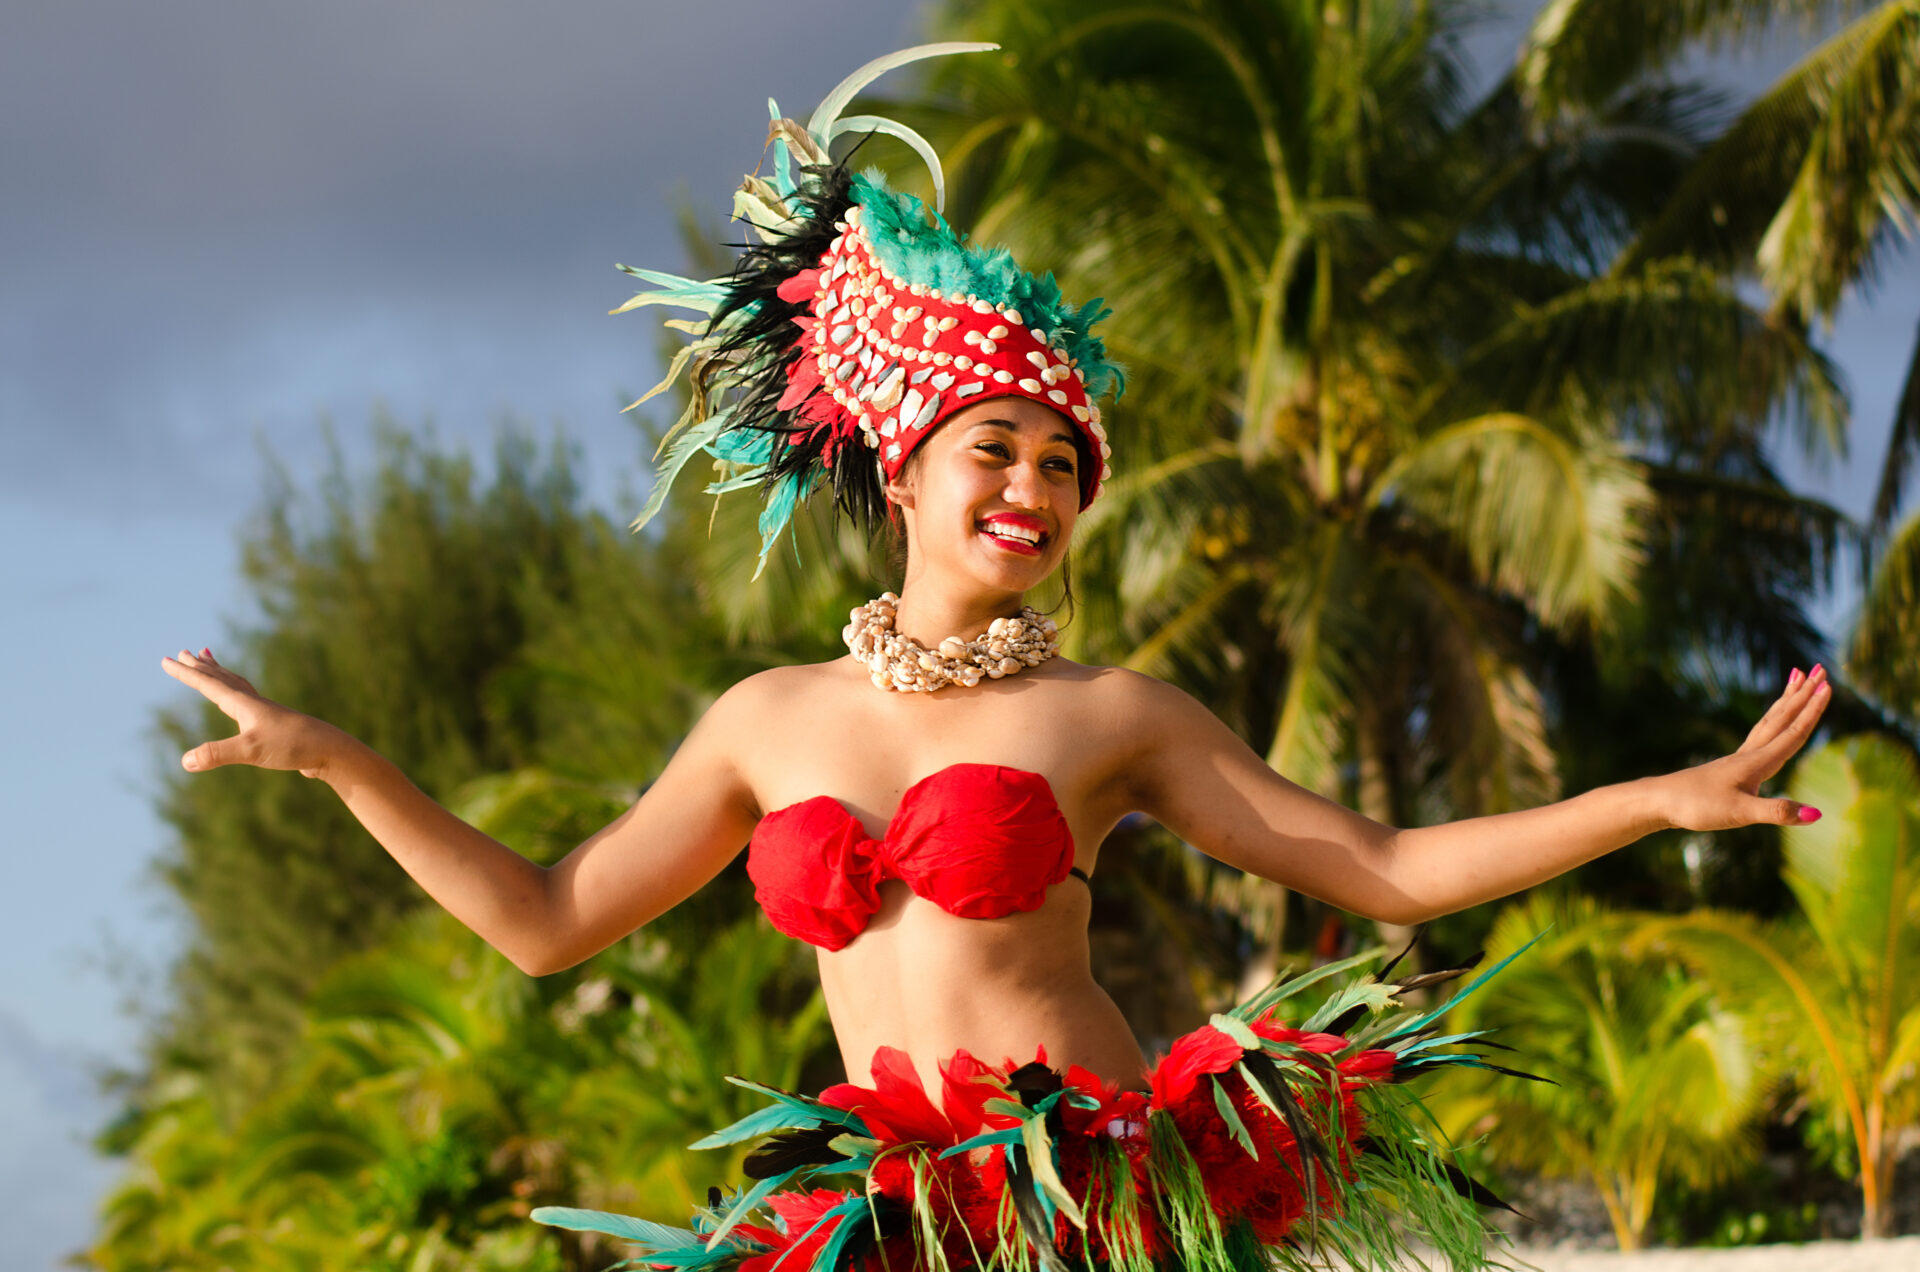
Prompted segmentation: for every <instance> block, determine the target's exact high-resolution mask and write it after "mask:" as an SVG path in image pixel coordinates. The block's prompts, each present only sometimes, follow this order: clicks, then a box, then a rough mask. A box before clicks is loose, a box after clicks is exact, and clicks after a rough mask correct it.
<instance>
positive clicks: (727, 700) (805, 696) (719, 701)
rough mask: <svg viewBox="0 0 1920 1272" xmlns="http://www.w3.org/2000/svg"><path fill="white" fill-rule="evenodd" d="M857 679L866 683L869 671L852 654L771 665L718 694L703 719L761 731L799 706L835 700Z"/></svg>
mask: <svg viewBox="0 0 1920 1272" xmlns="http://www.w3.org/2000/svg"><path fill="white" fill-rule="evenodd" d="M856 682H857V683H859V684H863V685H864V684H865V683H866V673H865V672H864V671H861V670H860V669H859V668H858V667H857V666H855V664H854V662H853V660H852V659H851V658H836V659H833V660H831V661H829V662H821V663H796V664H793V665H791V666H786V667H769V668H768V669H767V670H765V671H758V672H755V673H754V674H753V675H751V676H747V677H745V678H744V679H741V680H739V681H737V682H735V683H734V685H733V687H732V688H730V689H728V690H727V691H726V692H725V693H723V694H721V695H720V696H719V697H718V698H716V699H714V702H713V705H712V706H711V707H708V708H707V714H706V717H705V720H704V721H703V723H705V722H707V721H711V725H710V728H711V729H712V730H713V731H715V732H719V733H724V734H728V735H733V734H739V735H744V736H749V737H753V736H762V735H764V733H765V731H766V730H767V729H768V728H770V727H773V726H776V725H780V724H784V723H787V722H790V721H791V720H792V718H793V712H794V711H795V710H796V709H797V708H805V707H807V706H808V705H809V704H812V703H817V702H819V701H820V700H822V699H828V700H831V699H832V698H835V697H837V696H838V695H840V694H842V693H844V692H845V691H846V689H847V687H848V686H849V685H853V684H855V683H856Z"/></svg>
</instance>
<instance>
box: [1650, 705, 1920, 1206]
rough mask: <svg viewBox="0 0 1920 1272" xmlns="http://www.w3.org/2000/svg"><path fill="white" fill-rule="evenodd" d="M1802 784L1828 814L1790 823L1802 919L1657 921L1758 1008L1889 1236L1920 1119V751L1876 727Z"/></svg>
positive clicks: (1832, 751) (1746, 1004)
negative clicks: (1899, 1168) (1901, 1158)
mask: <svg viewBox="0 0 1920 1272" xmlns="http://www.w3.org/2000/svg"><path fill="white" fill-rule="evenodd" d="M1791 790H1792V795H1793V798H1795V799H1797V800H1802V801H1804V802H1806V803H1810V804H1813V805H1815V806H1817V807H1819V808H1820V809H1822V810H1823V811H1824V813H1825V814H1826V815H1825V816H1824V817H1823V818H1822V819H1821V820H1820V821H1818V822H1815V823H1814V824H1813V825H1811V826H1802V827H1796V828H1793V829H1790V830H1787V831H1786V832H1784V837H1785V840H1786V860H1787V865H1786V881H1787V885H1788V886H1789V887H1790V888H1791V889H1792V891H1793V894H1794V897H1795V898H1796V899H1797V900H1798V902H1799V905H1800V914H1799V916H1797V917H1796V918H1794V919H1791V920H1788V921H1783V922H1777V923H1767V922H1762V921H1760V920H1757V919H1755V918H1753V917H1752V916H1750V915H1745V914H1737V913H1729V912H1725V911H1716V910H1702V911H1698V912H1695V913H1694V914H1691V915H1686V916H1682V917H1676V918H1669V919H1659V920H1652V921H1650V922H1649V924H1648V925H1647V927H1646V928H1645V930H1644V931H1643V933H1642V935H1641V939H1642V940H1643V941H1647V942H1651V943H1655V944H1657V945H1659V946H1663V947H1665V948H1668V949H1671V950H1672V951H1673V952H1674V953H1675V954H1677V955H1678V956H1679V957H1681V958H1683V959H1685V960H1687V961H1688V962H1689V963H1691V964H1692V965H1693V966H1694V967H1696V968H1697V969H1698V970H1699V971H1700V972H1701V973H1702V974H1703V975H1705V976H1706V977H1708V978H1709V979H1710V981H1711V982H1712V983H1713V985H1714V986H1715V987H1716V989H1717V992H1719V993H1720V994H1721V995H1722V997H1723V998H1724V1000H1725V1001H1726V1002H1727V1003H1728V1004H1729V1006H1731V1007H1733V1008H1734V1009H1736V1010H1738V1011H1739V1012H1740V1014H1741V1015H1742V1016H1743V1017H1744V1018H1745V1020H1746V1022H1747V1024H1748V1026H1749V1033H1750V1036H1751V1037H1752V1038H1753V1040H1754V1041H1755V1044H1756V1045H1757V1046H1759V1047H1761V1048H1763V1049H1765V1050H1766V1051H1768V1052H1770V1053H1771V1054H1772V1059H1771V1063H1774V1064H1777V1065H1779V1066H1780V1067H1781V1068H1782V1069H1783V1070H1784V1071H1786V1072H1788V1073H1790V1074H1791V1075H1792V1076H1793V1078H1794V1080H1795V1081H1796V1082H1797V1083H1798V1084H1799V1085H1800V1086H1802V1087H1803V1088H1804V1089H1805V1092H1806V1095H1807V1097H1808V1098H1809V1099H1810V1100H1811V1101H1812V1102H1813V1104H1814V1105H1815V1106H1816V1107H1817V1108H1818V1109H1819V1110H1820V1111H1821V1112H1822V1113H1823V1114H1824V1115H1825V1116H1827V1117H1829V1118H1831V1119H1832V1121H1833V1122H1834V1124H1835V1129H1836V1130H1837V1131H1838V1132H1839V1138H1840V1139H1841V1141H1842V1142H1843V1143H1851V1145H1852V1148H1853V1158H1854V1161H1853V1164H1852V1165H1853V1169H1854V1170H1855V1171H1856V1172H1857V1174H1858V1178H1859V1181H1860V1191H1861V1203H1862V1208H1863V1222H1862V1231H1863V1232H1864V1233H1865V1234H1866V1235H1867V1236H1885V1235H1888V1234H1889V1233H1890V1232H1891V1231H1892V1228H1891V1224H1892V1218H1893V1209H1892V1203H1893V1198H1892V1195H1891V1187H1890V1186H1891V1184H1892V1180H1893V1167H1894V1159H1895V1153H1896V1149H1897V1146H1898V1144H1899V1143H1900V1140H1901V1137H1902V1136H1903V1134H1905V1133H1906V1132H1907V1131H1908V1130H1909V1129H1910V1128H1914V1127H1920V1077H1917V1076H1916V1073H1920V929H1917V928H1916V927H1915V925H1914V923H1913V916H1914V915H1915V914H1916V913H1920V765H1917V764H1916V762H1915V757H1914V753H1913V751H1912V750H1911V749H1910V748H1908V747H1906V746H1904V745H1902V744H1900V743H1897V742H1895V741H1894V740H1893V739H1891V738H1888V737H1884V736H1876V735H1870V734H1869V735H1858V736H1853V737H1848V738H1844V739H1841V740H1838V741H1835V742H1832V743H1829V744H1827V745H1826V746H1824V747H1822V748H1820V749H1819V750H1817V751H1815V752H1813V753H1811V754H1809V755H1807V756H1805V757H1804V758H1802V759H1801V760H1800V762H1799V764H1798V765H1797V766H1796V768H1795V770H1794V775H1793V781H1792V786H1791Z"/></svg>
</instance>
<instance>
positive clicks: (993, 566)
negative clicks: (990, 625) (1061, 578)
mask: <svg viewBox="0 0 1920 1272" xmlns="http://www.w3.org/2000/svg"><path fill="white" fill-rule="evenodd" d="M967 564H968V566H969V567H970V568H968V569H967V573H968V574H970V575H972V576H973V577H974V578H976V579H978V580H979V581H980V582H981V583H982V584H983V585H985V586H988V587H992V588H994V589H995V590H998V591H1004V592H1028V591H1031V590H1033V589H1034V588H1036V587H1039V586H1040V585H1041V584H1042V583H1045V582H1046V581H1047V580H1048V579H1049V578H1052V577H1053V573H1054V571H1055V570H1058V569H1059V568H1060V560H1059V558H1058V557H1057V556H1056V555H1055V554H1054V553H1051V552H1049V553H1047V554H1046V555H1044V556H1038V557H1015V556H1012V555H1010V554H1005V553H1000V552H996V551H995V550H994V549H992V548H988V549H987V555H986V556H985V558H984V559H981V558H980V557H976V558H975V559H974V560H971V561H969V562H968V563H967Z"/></svg>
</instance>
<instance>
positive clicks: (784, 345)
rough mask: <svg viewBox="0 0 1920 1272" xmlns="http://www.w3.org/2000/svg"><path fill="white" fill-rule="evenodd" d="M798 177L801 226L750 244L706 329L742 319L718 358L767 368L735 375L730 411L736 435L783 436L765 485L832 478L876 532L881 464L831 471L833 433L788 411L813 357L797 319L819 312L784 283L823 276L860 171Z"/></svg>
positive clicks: (867, 459) (862, 456) (865, 462)
mask: <svg viewBox="0 0 1920 1272" xmlns="http://www.w3.org/2000/svg"><path fill="white" fill-rule="evenodd" d="M800 174H801V175H800V179H799V182H798V186H797V188H796V189H795V191H794V193H793V194H792V195H790V196H788V199H787V204H788V207H789V208H791V209H792V210H793V211H794V213H795V219H796V220H797V221H798V222H799V224H798V227H797V228H796V229H794V230H793V231H792V232H791V233H788V234H784V235H781V236H780V237H778V238H776V239H774V240H773V241H772V242H770V243H750V244H747V245H746V250H745V251H743V252H742V253H741V254H740V259H739V260H738V261H736V262H735V263H734V267H733V273H732V274H731V275H730V276H729V277H728V278H727V279H726V281H725V284H724V285H725V287H726V288H727V296H726V299H724V300H723V301H722V302H721V303H720V305H719V307H718V308H717V309H715V310H714V314H713V319H712V322H711V323H710V324H709V326H708V330H709V331H717V330H719V329H720V327H721V325H722V324H723V323H725V322H726V321H727V320H728V319H730V318H734V317H735V316H737V315H738V316H740V317H739V321H738V325H737V326H735V327H734V328H733V330H731V331H729V332H728V333H727V336H726V338H725V340H723V341H722V342H721V344H720V353H721V354H722V355H727V354H739V355H742V356H744V357H749V358H756V359H760V360H761V363H760V366H759V367H758V368H757V369H756V370H754V371H752V372H751V373H750V374H742V375H738V376H736V378H735V384H736V386H737V387H736V396H735V398H734V401H733V404H732V405H733V409H734V412H735V419H736V420H737V421H738V424H737V425H736V427H743V428H754V429H760V430H762V431H764V432H769V433H774V434H776V435H777V436H776V438H775V441H774V447H773V458H772V461H771V462H770V463H769V464H768V465H767V475H766V484H767V486H768V487H769V488H771V487H773V486H775V485H777V484H778V483H780V482H781V481H783V480H785V479H786V478H787V477H789V476H792V475H796V474H797V475H798V476H800V477H801V478H802V479H803V480H809V481H810V480H812V479H813V477H814V476H815V475H816V474H818V473H820V472H822V471H824V472H825V473H826V474H827V475H828V479H829V480H830V481H831V483H832V485H833V498H834V502H835V503H836V504H838V505H839V506H840V508H841V510H842V511H844V512H846V513H848V514H849V515H850V516H852V517H853V518H854V519H855V520H856V521H858V522H859V523H860V525H861V526H862V527H863V528H869V529H870V528H871V527H872V526H873V525H874V524H875V522H877V521H879V520H883V519H884V518H885V516H886V509H887V496H886V487H885V485H884V484H883V482H882V480H881V477H880V471H879V466H878V465H877V464H875V463H873V462H871V459H872V457H871V456H870V455H868V454H867V452H866V450H865V448H864V447H859V448H857V449H856V451H855V452H854V454H852V455H851V456H849V457H848V458H849V459H850V461H852V462H845V463H834V464H831V465H829V464H828V463H827V457H826V449H827V447H828V445H829V443H830V441H831V439H830V438H829V436H828V435H827V433H826V432H825V431H824V430H823V431H821V432H819V433H817V434H815V435H814V436H813V437H812V438H805V437H803V434H805V433H806V432H808V431H810V430H811V429H812V428H813V425H812V424H811V423H808V422H806V421H803V420H800V419H798V418H797V417H796V411H797V408H796V410H787V411H782V410H781V409H780V399H781V397H782V396H784V395H785V393H786V391H787V372H788V370H789V369H790V368H791V367H792V366H793V365H794V364H795V363H796V362H798V361H799V360H800V359H801V358H803V357H806V356H807V349H808V344H807V341H806V339H805V333H804V332H803V331H802V330H801V329H800V327H798V326H797V325H796V324H795V323H794V319H796V318H804V317H806V316H808V315H809V314H810V313H811V312H812V297H808V298H807V299H805V300H802V301H787V300H782V299H781V298H780V294H779V292H780V285H781V284H782V283H785V282H786V281H787V280H789V279H791V278H793V277H794V276H796V275H798V274H800V273H802V272H804V271H806V270H809V269H817V268H819V265H820V259H821V257H823V256H825V255H826V254H827V250H828V249H829V248H830V247H832V245H833V240H834V238H835V237H836V236H837V235H838V234H839V233H840V230H839V229H838V228H837V225H836V223H837V222H841V221H844V220H845V219H846V215H847V210H848V209H849V208H851V207H853V193H852V189H853V172H852V170H851V169H850V168H849V167H848V166H847V164H846V162H845V161H842V162H839V163H834V164H822V165H816V166H809V167H803V168H802V169H801V170H800ZM697 391H698V388H697V386H696V392H697ZM836 458H838V457H837V456H836Z"/></svg>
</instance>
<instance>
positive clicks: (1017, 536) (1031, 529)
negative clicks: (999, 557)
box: [980, 513, 1047, 556]
mask: <svg viewBox="0 0 1920 1272" xmlns="http://www.w3.org/2000/svg"><path fill="white" fill-rule="evenodd" d="M980 533H981V534H982V535H984V536H986V538H987V539H988V540H989V541H990V542H991V543H992V544H993V545H994V546H995V547H997V548H1000V549H1002V550H1004V551H1007V552H1013V553H1017V554H1019V555H1020V556H1039V555H1040V551H1041V548H1042V547H1043V546H1044V545H1045V544H1046V541H1047V526H1046V523H1045V522H1044V521H1041V520H1040V519H1039V518H1038V517H1020V516H1012V515H1009V514H1005V513H999V514H995V515H994V516H991V517H982V518H981V519H980Z"/></svg>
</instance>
